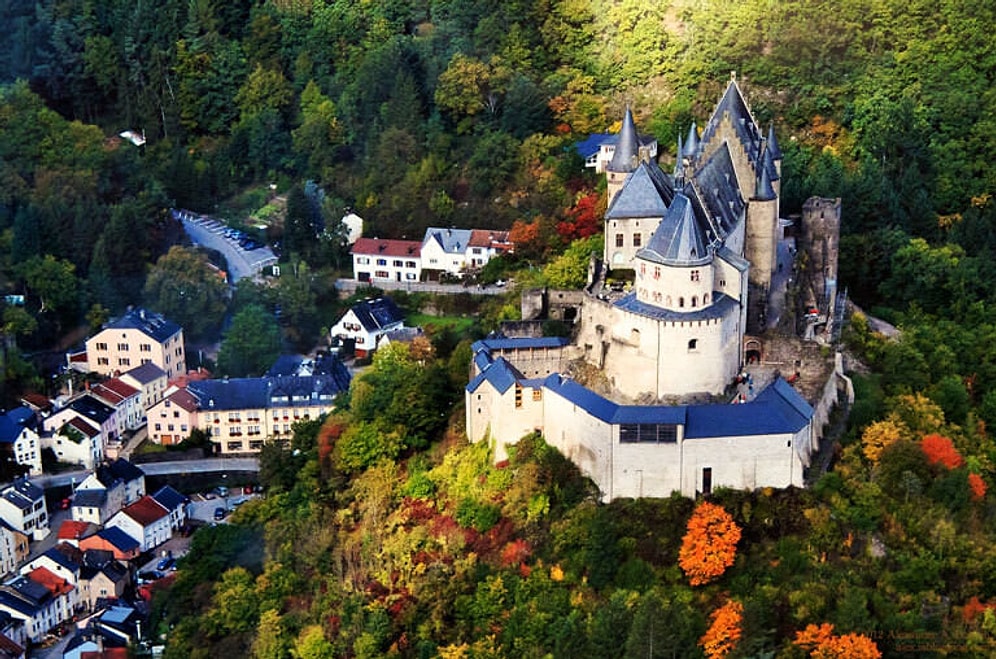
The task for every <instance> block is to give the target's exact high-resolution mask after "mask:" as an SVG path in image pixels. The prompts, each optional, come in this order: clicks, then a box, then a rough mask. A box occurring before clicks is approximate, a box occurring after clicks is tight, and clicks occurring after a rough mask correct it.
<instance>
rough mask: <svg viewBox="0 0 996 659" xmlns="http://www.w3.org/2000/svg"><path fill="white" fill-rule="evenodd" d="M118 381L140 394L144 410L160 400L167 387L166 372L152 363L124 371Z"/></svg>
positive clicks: (167, 378)
mask: <svg viewBox="0 0 996 659" xmlns="http://www.w3.org/2000/svg"><path fill="white" fill-rule="evenodd" d="M120 379H121V381H122V382H124V383H125V384H128V385H131V386H132V387H135V388H136V389H138V390H139V391H141V392H142V393H141V395H142V406H143V407H144V408H145V409H146V410H147V409H149V408H150V407H152V406H153V405H155V404H156V403H158V402H159V401H160V400H162V398H163V395H164V394H165V392H166V387H167V386H169V385H168V382H169V376H168V375H167V374H166V371H164V370H163V369H161V368H159V367H158V366H156V365H155V364H153V363H152V362H148V363H146V364H142V365H140V366H136V367H135V368H133V369H131V370H130V371H125V372H124V373H122V374H121V376H120Z"/></svg>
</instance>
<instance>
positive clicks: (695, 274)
mask: <svg viewBox="0 0 996 659" xmlns="http://www.w3.org/2000/svg"><path fill="white" fill-rule="evenodd" d="M698 280H699V271H698V270H692V281H698Z"/></svg>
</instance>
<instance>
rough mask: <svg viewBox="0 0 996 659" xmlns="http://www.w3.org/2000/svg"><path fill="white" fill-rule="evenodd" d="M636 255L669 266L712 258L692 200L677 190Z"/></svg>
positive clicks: (684, 264)
mask: <svg viewBox="0 0 996 659" xmlns="http://www.w3.org/2000/svg"><path fill="white" fill-rule="evenodd" d="M636 257H637V258H638V259H643V260H645V261H650V262H652V263H661V264H663V265H670V266H697V265H705V264H706V263H709V262H710V261H711V260H712V254H711V253H710V252H709V249H708V241H707V239H706V236H705V233H704V228H703V227H702V225H701V224H700V223H699V221H698V219H696V217H695V208H694V206H693V205H692V201H691V200H690V199H689V198H688V197H686V196H685V195H683V194H681V193H678V194H676V195H675V196H674V200H673V201H672V202H671V206H670V208H668V209H667V211H666V212H665V213H664V219H662V220H661V223H660V224H659V225H658V226H657V230H656V231H654V235H653V236H651V237H650V241H649V242H648V243H647V246H646V247H644V248H643V249H641V250H640V251H638V252H637V253H636Z"/></svg>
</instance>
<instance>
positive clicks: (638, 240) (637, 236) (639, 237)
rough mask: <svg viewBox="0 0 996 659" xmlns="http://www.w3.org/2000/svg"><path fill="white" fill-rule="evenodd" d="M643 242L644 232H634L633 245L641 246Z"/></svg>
mask: <svg viewBox="0 0 996 659" xmlns="http://www.w3.org/2000/svg"><path fill="white" fill-rule="evenodd" d="M642 244H643V234H642V233H634V234H633V247H639V246H640V245H642Z"/></svg>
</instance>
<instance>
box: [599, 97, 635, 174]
mask: <svg viewBox="0 0 996 659" xmlns="http://www.w3.org/2000/svg"><path fill="white" fill-rule="evenodd" d="M639 162H640V144H639V141H638V138H637V135H636V125H635V124H634V123H633V113H632V112H630V109H629V107H627V108H626V115H625V116H624V117H623V123H622V129H621V130H620V131H619V136H618V138H617V141H616V149H615V151H614V152H613V153H612V161H611V162H609V165H608V167H607V169H608V170H609V171H612V172H632V171H633V170H634V169H636V166H637V164H638V163H639Z"/></svg>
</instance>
